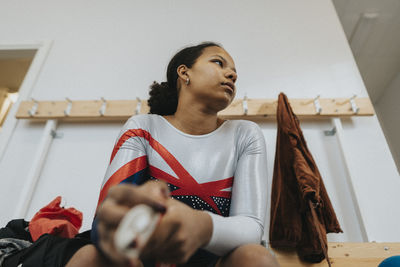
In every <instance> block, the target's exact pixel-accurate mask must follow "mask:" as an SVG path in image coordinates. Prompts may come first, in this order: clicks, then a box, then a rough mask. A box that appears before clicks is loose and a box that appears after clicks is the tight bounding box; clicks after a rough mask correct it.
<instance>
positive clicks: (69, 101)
mask: <svg viewBox="0 0 400 267" xmlns="http://www.w3.org/2000/svg"><path fill="white" fill-rule="evenodd" d="M65 99H66V100H67V102H68V104H67V108H66V109H65V110H64V115H65V116H67V117H68V116H69V114H70V113H71V109H72V101H71V99H69V98H68V97H66V98H65Z"/></svg>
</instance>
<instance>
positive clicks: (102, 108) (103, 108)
mask: <svg viewBox="0 0 400 267" xmlns="http://www.w3.org/2000/svg"><path fill="white" fill-rule="evenodd" d="M101 101H103V104H101V108H100V110H99V113H100V116H104V114H105V113H106V108H107V100H105V99H104V97H102V98H101Z"/></svg>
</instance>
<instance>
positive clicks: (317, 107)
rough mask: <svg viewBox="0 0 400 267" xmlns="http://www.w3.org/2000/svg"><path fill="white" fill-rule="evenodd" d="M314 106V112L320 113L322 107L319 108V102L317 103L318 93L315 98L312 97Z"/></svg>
mask: <svg viewBox="0 0 400 267" xmlns="http://www.w3.org/2000/svg"><path fill="white" fill-rule="evenodd" d="M314 106H315V112H317V114H318V115H319V114H321V112H322V108H321V104H320V103H319V95H317V97H316V98H314Z"/></svg>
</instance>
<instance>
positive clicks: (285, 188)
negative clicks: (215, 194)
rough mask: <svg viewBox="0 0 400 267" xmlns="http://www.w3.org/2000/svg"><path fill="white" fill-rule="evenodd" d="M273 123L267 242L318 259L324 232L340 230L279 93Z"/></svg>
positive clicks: (295, 122)
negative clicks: (276, 131) (271, 178)
mask: <svg viewBox="0 0 400 267" xmlns="http://www.w3.org/2000/svg"><path fill="white" fill-rule="evenodd" d="M277 122H278V134H277V141H276V152H275V165H274V174H273V182H272V194H271V217H270V219H271V221H270V233H269V238H270V244H271V246H272V247H274V248H296V249H297V252H298V254H299V256H300V257H301V258H302V259H303V260H306V261H309V262H320V261H322V260H323V259H324V258H325V257H324V248H325V249H327V239H326V233H332V232H334V233H338V232H342V230H341V229H340V225H339V222H338V220H337V218H336V214H335V211H334V210H333V207H332V204H331V202H330V200H329V197H328V194H327V192H326V189H325V186H324V183H323V182H322V178H321V175H320V173H319V171H318V168H317V165H316V164H315V162H314V159H313V157H312V156H311V153H310V151H309V150H308V148H307V144H306V141H305V139H304V136H303V133H302V131H301V129H300V124H299V121H298V119H297V117H296V115H295V114H294V113H293V111H292V108H291V107H290V105H289V102H288V99H287V97H286V95H284V94H283V93H281V94H280V95H279V100H278V110H277ZM310 201H311V202H310ZM310 206H313V207H314V210H315V214H316V217H315V218H313V216H312V212H311V209H310ZM318 231H319V233H318Z"/></svg>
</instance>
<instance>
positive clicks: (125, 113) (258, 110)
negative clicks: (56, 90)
mask: <svg viewBox="0 0 400 267" xmlns="http://www.w3.org/2000/svg"><path fill="white" fill-rule="evenodd" d="M289 102H290V104H291V106H292V108H293V111H294V113H295V114H297V115H298V116H299V117H314V118H315V117H320V118H327V117H349V116H372V115H374V109H373V107H372V103H371V101H370V100H369V98H356V97H355V96H354V97H352V98H321V99H320V98H319V97H316V98H314V99H290V100H289ZM277 105H278V101H277V100H275V99H247V98H246V97H245V98H243V99H237V100H235V101H233V102H232V104H231V105H230V106H229V107H227V108H226V109H225V110H223V111H221V112H220V113H219V115H220V116H222V117H225V118H231V119H243V118H245V119H249V120H252V119H263V118H269V117H275V115H276V109H277ZM148 112H149V107H148V106H147V101H145V100H140V99H136V100H105V99H103V98H102V99H101V100H86V101H83V100H76V101H75V100H73V101H72V100H69V99H66V100H64V101H36V100H32V101H23V102H21V104H20V106H19V109H18V112H17V114H16V117H17V118H18V119H41V120H49V119H57V120H127V119H128V118H129V117H131V116H132V115H135V114H146V113H148Z"/></svg>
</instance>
